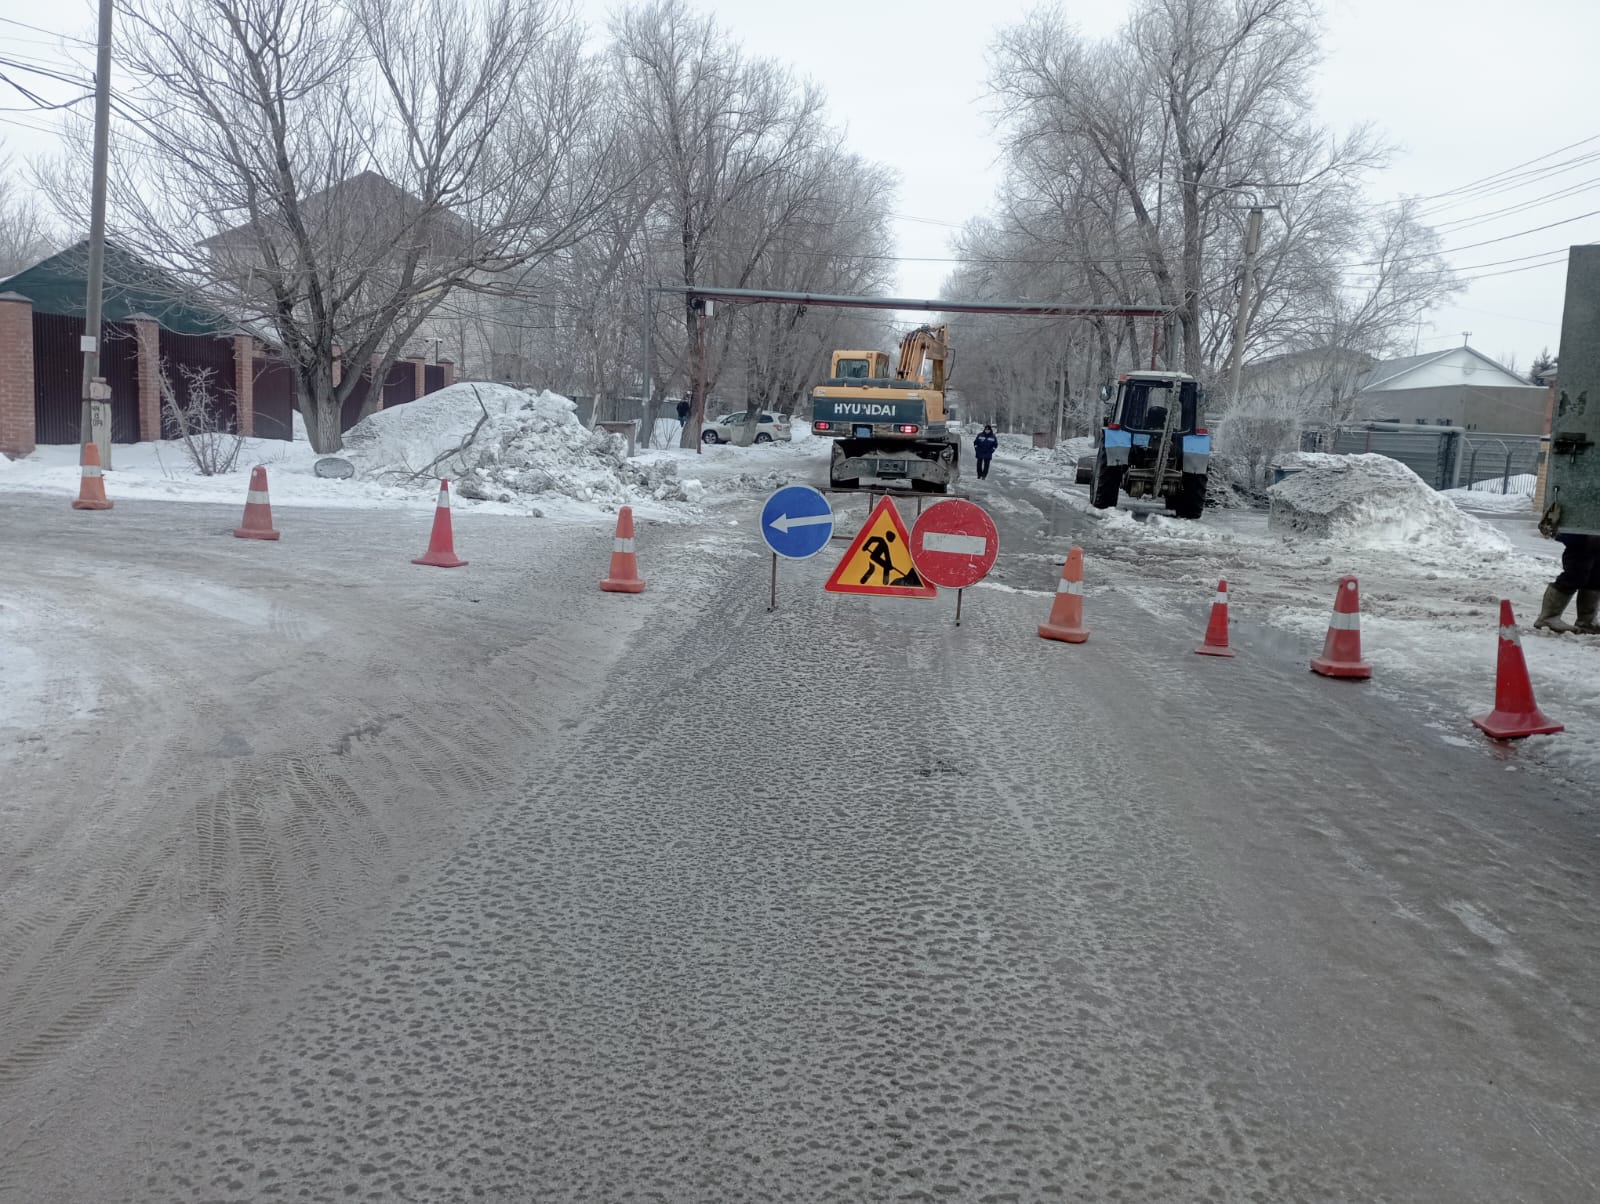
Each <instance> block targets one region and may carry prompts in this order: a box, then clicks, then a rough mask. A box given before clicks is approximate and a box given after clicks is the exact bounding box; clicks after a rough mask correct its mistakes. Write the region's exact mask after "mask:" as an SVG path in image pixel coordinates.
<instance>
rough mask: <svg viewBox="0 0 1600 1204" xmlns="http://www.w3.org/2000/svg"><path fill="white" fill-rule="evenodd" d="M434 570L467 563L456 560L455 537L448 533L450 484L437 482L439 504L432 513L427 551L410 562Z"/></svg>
mask: <svg viewBox="0 0 1600 1204" xmlns="http://www.w3.org/2000/svg"><path fill="white" fill-rule="evenodd" d="M411 563H412V564H426V565H429V566H431V567H433V568H436V569H459V568H461V567H462V566H463V565H465V564H466V563H467V562H466V561H465V560H458V559H457V558H456V543H455V537H454V536H453V535H452V534H451V532H450V482H449V481H444V480H441V481H440V482H439V504H438V505H437V506H436V507H434V511H433V534H432V535H430V536H429V537H428V550H427V551H426V552H424V553H423V554H422V555H421V556H418V557H417V558H416V559H415V560H413V561H412V562H411Z"/></svg>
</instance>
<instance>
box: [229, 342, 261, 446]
mask: <svg viewBox="0 0 1600 1204" xmlns="http://www.w3.org/2000/svg"><path fill="white" fill-rule="evenodd" d="M233 395H234V399H235V407H234V412H235V414H236V415H237V417H238V421H239V433H240V434H241V435H244V436H246V437H250V438H253V437H254V436H255V433H256V341H255V340H254V339H253V338H251V337H250V336H249V335H247V334H240V335H235V336H234V337H233Z"/></svg>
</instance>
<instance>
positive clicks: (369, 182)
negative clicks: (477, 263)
mask: <svg viewBox="0 0 1600 1204" xmlns="http://www.w3.org/2000/svg"><path fill="white" fill-rule="evenodd" d="M421 206H422V201H421V199H420V198H418V197H417V196H415V195H414V194H412V193H410V192H407V191H406V190H405V189H404V188H401V187H400V186H399V185H398V184H396V183H394V181H392V180H390V179H389V178H388V177H387V176H383V175H380V174H379V173H378V172H375V171H364V172H361V173H360V174H358V175H354V176H351V177H349V178H348V179H345V180H340V181H339V182H338V183H337V184H334V185H333V186H332V187H329V188H324V189H323V190H322V191H321V192H314V193H311V194H310V195H308V196H306V197H304V198H303V199H302V200H301V201H300V208H301V209H302V210H304V211H305V212H307V213H308V214H312V215H315V214H317V213H319V212H321V211H323V210H328V211H332V212H337V213H338V214H339V215H340V216H341V217H350V216H358V217H359V216H367V217H374V218H375V217H377V216H378V215H380V214H388V215H400V216H402V217H404V218H409V217H410V216H411V215H413V214H415V212H416V211H417V210H419V209H420V208H421ZM428 220H429V222H430V223H431V224H433V225H435V227H436V228H437V229H438V231H439V232H440V233H441V234H444V235H448V236H450V237H456V238H462V239H466V238H469V237H470V236H471V234H472V226H471V224H470V223H468V222H466V221H464V220H463V219H461V218H459V217H457V216H456V215H455V214H453V213H450V212H448V211H447V210H441V211H439V212H436V213H434V214H432V215H431V216H430V217H429V219H428ZM251 229H252V227H251V224H250V223H245V224H244V225H239V226H234V227H233V228H232V229H229V230H223V231H222V232H221V233H219V234H213V235H212V236H211V237H210V238H207V239H202V240H201V242H200V246H202V247H212V246H217V245H224V244H227V243H229V242H232V241H234V240H237V239H242V238H245V237H247V236H248V235H249V234H250V232H251Z"/></svg>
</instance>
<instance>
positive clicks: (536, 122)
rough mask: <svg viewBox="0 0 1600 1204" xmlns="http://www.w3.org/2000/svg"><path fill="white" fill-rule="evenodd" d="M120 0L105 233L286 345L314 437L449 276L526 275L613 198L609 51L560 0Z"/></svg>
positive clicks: (472, 281) (510, 287)
mask: <svg viewBox="0 0 1600 1204" xmlns="http://www.w3.org/2000/svg"><path fill="white" fill-rule="evenodd" d="M118 7H119V10H120V14H121V28H122V30H123V31H124V33H123V41H122V46H123V49H122V54H123V62H124V69H125V70H126V71H127V73H128V75H129V77H130V86H129V88H128V89H127V90H126V93H125V103H128V104H130V105H132V106H134V107H135V108H136V109H137V111H138V112H139V113H140V115H141V119H140V120H139V121H137V122H131V123H126V125H125V126H124V127H123V129H122V134H121V137H120V138H119V140H118V143H117V145H116V147H115V153H114V163H113V171H114V177H113V189H114V191H113V195H114V196H115V197H116V198H117V199H118V202H119V211H118V212H116V213H115V215H114V216H115V221H116V225H117V229H116V231H115V234H114V237H117V238H119V239H120V240H121V241H122V242H123V243H124V244H125V245H128V246H130V247H131V248H133V249H134V250H136V251H138V252H140V253H142V254H144V255H145V256H146V257H148V258H151V259H152V260H154V261H156V262H158V263H163V264H165V265H168V266H170V267H172V268H174V269H176V270H177V271H178V272H180V273H185V274H187V275H188V276H189V277H190V278H191V279H198V280H200V281H202V282H203V285H202V287H204V288H205V289H206V290H207V291H210V292H212V293H214V294H217V295H218V296H219V298H220V299H221V300H223V301H224V302H225V303H227V304H231V305H233V306H236V307H238V309H239V311H240V313H241V317H242V318H243V319H244V320H245V322H246V324H250V325H254V326H256V327H257V328H258V329H259V330H260V331H261V333H262V334H263V335H264V336H265V337H266V338H268V339H269V340H271V341H274V342H276V343H277V344H278V346H279V347H280V348H281V350H282V352H283V354H284V356H285V357H286V359H287V360H288V362H289V364H290V366H291V367H292V369H293V370H294V374H295V384H296V393H297V398H298V403H299V407H300V410H301V413H302V414H303V415H304V417H305V420H306V427H307V433H308V434H309V436H310V438H311V442H312V445H313V446H314V447H315V448H316V449H317V450H318V451H332V450H336V449H337V448H338V447H339V446H340V445H341V421H340V419H341V411H342V409H343V407H344V405H345V403H346V402H347V401H348V400H349V399H350V398H351V397H352V396H353V395H354V394H355V392H356V390H357V389H358V388H360V387H362V381H363V380H364V379H367V380H370V381H372V382H373V385H372V387H371V389H370V390H369V395H368V397H367V399H366V402H365V404H364V405H363V406H362V413H363V414H364V413H367V412H370V411H371V409H372V408H374V407H375V406H376V404H377V402H378V397H379V396H380V392H379V389H378V386H377V382H381V381H382V380H383V378H384V375H385V373H386V371H387V368H388V366H389V365H390V364H392V363H393V362H394V361H395V360H396V359H397V358H398V357H399V356H400V355H402V354H403V353H404V351H405V349H406V347H407V344H408V343H409V342H411V341H412V340H413V339H414V337H416V336H417V335H418V333H419V332H420V331H424V330H425V324H426V323H427V322H428V321H429V319H430V318H433V317H435V316H436V315H438V313H439V310H440V307H441V306H442V305H443V304H444V303H445V302H446V301H447V300H448V299H450V298H452V297H455V298H459V297H461V296H463V295H479V296H483V297H488V298H498V299H505V298H506V297H508V296H514V295H515V290H516V287H517V282H518V281H519V280H520V279H521V275H520V269H523V268H525V267H526V266H527V265H529V264H534V263H537V262H539V261H541V260H542V259H544V258H546V257H548V256H550V255H552V254H553V253H555V252H557V251H559V250H561V249H563V248H566V247H569V246H571V245H573V244H574V243H575V242H576V241H578V240H579V239H580V237H581V236H582V235H583V234H584V233H585V232H586V231H587V230H588V229H589V227H590V225H591V223H592V221H593V220H594V218H595V215H596V214H597V213H598V212H599V211H600V210H601V209H602V208H603V206H604V203H605V201H606V200H607V197H606V196H605V194H604V186H605V184H606V182H607V180H608V177H607V175H606V173H605V172H603V171H599V170H596V168H597V166H598V165H599V164H601V163H603V162H604V160H605V159H606V157H607V156H608V155H609V154H610V150H611V147H610V131H609V129H608V128H607V127H606V126H605V124H604V122H603V121H601V120H597V119H596V112H597V110H596V104H595V102H596V98H597V97H598V95H599V92H600V89H601V86H602V80H601V73H600V71H599V69H598V65H597V64H596V63H594V62H592V61H591V60H589V59H587V58H586V57H585V56H584V54H583V53H582V50H581V31H579V30H578V29H577V28H576V27H575V26H573V24H572V23H571V20H570V18H569V16H568V14H567V11H566V9H565V7H564V6H562V5H560V4H559V3H557V2H555V0H480V2H479V3H474V4H470V5H466V6H463V5H459V4H456V3H453V2H452V0H331V2H330V0H118ZM202 240H203V246H200V245H197V244H201V243H202ZM336 362H337V363H338V364H339V365H341V366H342V373H341V371H340V368H339V367H336Z"/></svg>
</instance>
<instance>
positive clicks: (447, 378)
mask: <svg viewBox="0 0 1600 1204" xmlns="http://www.w3.org/2000/svg"><path fill="white" fill-rule="evenodd" d="M439 366H440V367H442V368H443V369H444V387H445V388H447V389H448V388H449V387H450V386H451V385H453V384H455V383H456V362H455V360H440V361H439Z"/></svg>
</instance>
